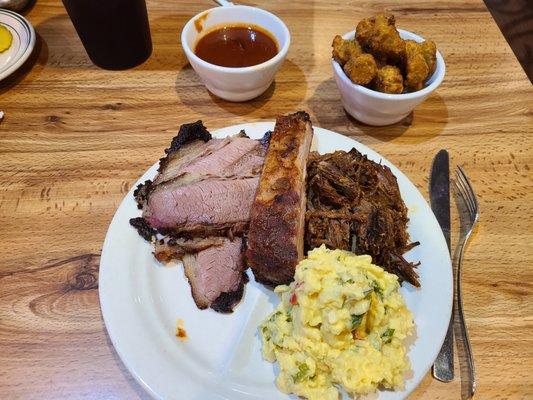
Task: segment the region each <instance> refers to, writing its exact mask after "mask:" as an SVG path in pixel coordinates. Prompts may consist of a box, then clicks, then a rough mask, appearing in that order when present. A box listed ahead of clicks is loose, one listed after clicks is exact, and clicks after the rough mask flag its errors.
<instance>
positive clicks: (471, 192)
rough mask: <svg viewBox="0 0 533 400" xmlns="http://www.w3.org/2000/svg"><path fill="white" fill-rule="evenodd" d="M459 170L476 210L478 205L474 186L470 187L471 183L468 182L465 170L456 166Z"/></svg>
mask: <svg viewBox="0 0 533 400" xmlns="http://www.w3.org/2000/svg"><path fill="white" fill-rule="evenodd" d="M458 168H459V170H460V171H461V174H462V175H463V178H464V180H465V182H466V184H467V186H468V189H469V192H470V194H471V196H472V200H473V202H474V205H475V208H476V211H478V209H479V205H478V202H477V197H476V192H474V188H473V187H472V184H471V183H470V179H468V176H467V175H466V172H465V170H464V169H463V168H461V166H458Z"/></svg>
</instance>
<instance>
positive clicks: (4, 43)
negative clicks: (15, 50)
mask: <svg viewBox="0 0 533 400" xmlns="http://www.w3.org/2000/svg"><path fill="white" fill-rule="evenodd" d="M12 43H13V35H12V34H11V32H9V29H7V28H6V27H5V26H4V25H1V24H0V53H3V52H4V51H6V50H7V49H9V48H10V47H11V44H12Z"/></svg>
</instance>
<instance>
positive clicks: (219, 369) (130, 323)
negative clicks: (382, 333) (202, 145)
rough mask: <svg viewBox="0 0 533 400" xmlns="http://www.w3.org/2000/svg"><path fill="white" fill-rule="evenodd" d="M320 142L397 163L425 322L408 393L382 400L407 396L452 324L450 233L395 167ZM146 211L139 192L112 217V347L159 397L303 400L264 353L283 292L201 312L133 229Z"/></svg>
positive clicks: (108, 295) (418, 316)
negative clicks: (281, 387)
mask: <svg viewBox="0 0 533 400" xmlns="http://www.w3.org/2000/svg"><path fill="white" fill-rule="evenodd" d="M273 127H274V124H273V123H270V122H261V123H253V124H243V125H237V126H232V127H228V128H224V129H221V130H219V131H217V132H215V133H214V136H217V137H224V136H227V135H232V134H236V133H238V132H239V131H240V130H241V129H245V130H246V133H247V134H248V135H249V136H251V137H253V138H259V137H261V136H262V135H263V134H264V132H266V131H267V130H271V129H273ZM315 138H316V140H317V145H318V150H319V151H320V152H321V153H327V152H331V151H334V150H338V149H339V150H350V149H351V148H352V147H355V148H356V149H358V150H359V151H361V152H362V153H364V154H367V155H368V157H369V158H370V159H372V160H375V161H377V162H382V163H383V164H385V165H387V166H389V167H390V168H391V170H392V172H393V173H394V175H396V178H397V179H398V184H399V186H400V190H401V193H402V197H403V199H404V201H405V204H406V205H407V206H408V208H409V216H410V223H409V234H410V235H411V238H412V239H413V240H420V242H421V245H420V246H418V247H415V248H414V249H413V250H411V251H410V252H409V253H408V254H407V257H406V258H407V259H408V260H411V261H417V260H420V261H421V262H422V264H421V266H420V267H419V271H418V272H419V274H420V282H421V285H422V287H421V289H418V290H417V289H415V288H413V287H412V286H411V285H409V284H404V285H403V287H402V289H401V291H402V293H403V295H404V297H405V299H406V302H407V304H408V306H409V308H410V309H411V311H412V312H413V314H414V319H415V323H416V326H417V337H416V339H415V340H414V344H413V345H412V346H411V348H410V351H409V357H410V359H411V363H412V369H413V372H412V373H411V374H410V376H409V378H408V380H407V382H406V388H405V390H404V391H402V392H393V391H383V392H380V393H379V399H382V400H384V399H388V400H392V399H403V398H404V397H405V396H407V394H408V393H410V392H411V391H412V390H413V389H414V388H415V387H416V386H417V385H418V383H419V382H420V381H421V379H422V378H423V377H424V375H425V374H426V373H427V372H428V370H429V368H430V366H431V364H432V363H433V360H434V359H435V357H436V355H437V353H438V351H439V349H440V347H441V344H442V342H443V339H444V335H445V333H446V329H447V327H448V321H449V319H450V314H451V308H452V272H451V263H450V257H449V254H448V250H447V247H446V243H445V241H444V237H443V235H442V232H441V230H440V228H439V225H438V223H437V221H436V219H435V217H434V216H433V213H432V212H431V209H430V208H429V206H428V204H427V203H426V201H425V200H424V198H423V197H422V195H421V194H420V193H419V191H418V190H417V189H416V188H415V186H414V185H413V184H412V183H411V182H410V181H409V179H407V177H406V176H405V175H404V174H403V173H401V172H400V171H399V170H398V169H397V168H396V167H394V165H392V164H391V163H389V162H388V161H387V160H385V159H384V158H383V157H381V156H380V155H379V154H377V153H376V152H374V151H372V150H370V149H369V148H367V147H365V146H363V145H362V144H360V143H358V142H356V141H354V140H352V139H349V138H347V137H344V136H342V135H339V134H337V133H334V132H331V131H327V130H325V129H321V128H315ZM156 169H157V164H156V165H154V166H152V167H151V168H150V169H149V170H148V171H147V172H146V173H145V174H144V175H143V176H142V177H141V179H139V181H138V182H137V184H138V183H140V182H144V181H145V180H146V179H151V178H153V177H154V176H155V173H156ZM137 184H136V185H137ZM138 215H139V210H137V207H136V204H135V201H134V199H133V189H132V190H130V192H129V193H128V195H127V196H126V198H125V199H124V201H123V202H122V204H121V205H120V207H119V208H118V210H117V212H116V214H115V216H114V218H113V221H112V222H111V226H110V227H109V231H108V233H107V236H106V239H105V243H104V247H103V250H102V258H101V261H100V303H101V307H102V314H103V317H104V321H105V324H106V327H107V331H108V332H109V336H110V337H111V340H112V342H113V345H114V346H115V348H116V350H117V352H118V354H119V355H120V357H121V358H122V361H123V362H124V364H125V365H126V367H127V368H128V369H129V370H130V372H131V373H132V375H133V376H134V377H135V378H136V379H137V380H138V381H139V382H140V383H141V385H142V386H144V388H145V389H146V390H147V391H148V392H149V393H150V394H152V395H153V397H154V398H158V399H179V400H223V399H224V400H244V399H265V400H266V399H268V400H272V399H296V397H295V396H286V395H284V394H283V393H281V392H279V391H278V390H277V388H276V386H275V384H274V378H275V373H274V368H275V367H274V365H273V364H271V363H269V362H266V361H264V360H263V359H262V358H261V343H260V341H259V337H258V335H257V327H258V325H259V323H260V322H261V321H262V320H263V319H264V318H265V317H266V316H267V315H268V313H269V312H271V310H272V309H273V307H274V304H277V302H278V300H277V298H276V296H275V295H274V294H273V293H272V292H271V291H270V290H268V289H266V288H264V287H263V286H262V285H259V284H257V283H256V282H255V281H254V280H253V279H251V281H250V283H249V284H248V285H247V287H246V291H245V295H244V299H243V301H242V302H241V303H240V304H239V305H238V306H237V307H236V309H235V311H234V313H233V314H229V315H226V314H219V313H216V312H214V311H212V310H204V311H200V310H198V309H197V308H196V306H195V304H194V302H193V300H192V298H191V294H190V288H189V285H188V283H187V281H186V279H185V277H184V274H183V269H182V268H181V266H180V265H177V266H174V267H170V268H169V267H164V266H161V265H160V264H158V263H157V261H155V260H154V257H153V255H152V246H151V245H150V244H149V243H147V242H146V241H144V240H143V239H141V237H140V236H139V235H138V234H137V232H136V231H135V229H133V228H132V227H131V226H130V225H129V223H128V220H129V219H130V218H131V217H135V216H138ZM250 275H251V274H250ZM178 318H180V319H183V320H184V322H185V329H186V331H187V334H188V335H189V339H188V340H187V341H185V342H180V341H179V340H178V339H177V338H176V337H175V327H176V320H177V319H178ZM376 397H377V396H370V397H369V398H376Z"/></svg>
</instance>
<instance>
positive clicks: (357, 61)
mask: <svg viewBox="0 0 533 400" xmlns="http://www.w3.org/2000/svg"><path fill="white" fill-rule="evenodd" d="M377 70H378V67H377V65H376V60H374V57H373V56H372V54H361V55H359V56H357V57H353V58H350V60H348V62H347V63H346V64H345V65H344V72H345V73H346V75H347V76H348V78H350V79H351V80H352V82H354V83H357V84H358V85H368V84H369V83H370V82H372V80H373V79H374V78H375V77H376V74H377Z"/></svg>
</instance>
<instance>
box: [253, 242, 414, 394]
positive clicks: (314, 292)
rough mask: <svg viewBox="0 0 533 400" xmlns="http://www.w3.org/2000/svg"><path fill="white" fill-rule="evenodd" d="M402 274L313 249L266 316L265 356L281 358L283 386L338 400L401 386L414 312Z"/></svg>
mask: <svg viewBox="0 0 533 400" xmlns="http://www.w3.org/2000/svg"><path fill="white" fill-rule="evenodd" d="M399 288H400V285H399V283H398V278H397V277H396V276H395V275H393V274H390V273H388V272H386V271H385V270H383V269H382V268H381V267H378V266H376V265H373V264H372V260H371V257H370V256H365V255H363V256H357V255H355V254H353V253H350V252H347V251H343V250H329V249H327V248H326V247H325V246H321V247H320V248H316V249H314V250H312V251H310V252H309V255H308V257H307V258H306V259H304V260H302V261H301V262H300V263H299V264H298V266H297V268H296V272H295V279H294V281H293V282H292V283H291V284H290V285H288V286H286V285H281V286H278V287H276V289H275V291H276V292H277V293H278V294H279V295H280V296H281V301H280V303H279V305H278V306H277V308H276V309H275V310H274V312H273V313H272V314H271V315H270V316H269V317H268V318H267V319H266V320H265V321H264V322H263V323H262V324H261V326H260V328H259V329H260V336H261V339H262V343H263V357H264V358H265V359H266V360H268V361H270V362H275V361H277V362H278V363H279V371H280V372H279V375H278V377H277V379H276V383H277V386H278V388H279V389H280V390H281V391H282V392H284V393H294V394H296V395H298V396H302V397H305V398H307V399H308V400H338V399H339V397H340V391H339V390H340V388H341V387H342V388H344V389H345V390H346V392H347V393H348V394H349V395H351V396H354V397H355V396H357V395H362V394H367V393H370V392H374V391H375V390H376V389H377V388H378V387H382V388H387V389H400V388H402V387H403V384H404V376H405V373H406V372H407V371H409V369H410V364H409V360H408V359H407V357H406V346H405V344H404V340H405V338H406V337H407V336H409V335H411V334H412V333H413V330H414V323H413V316H412V314H411V312H410V311H409V310H408V309H407V307H406V305H405V302H404V300H403V297H402V295H401V294H400V292H399V291H398V289H399Z"/></svg>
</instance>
